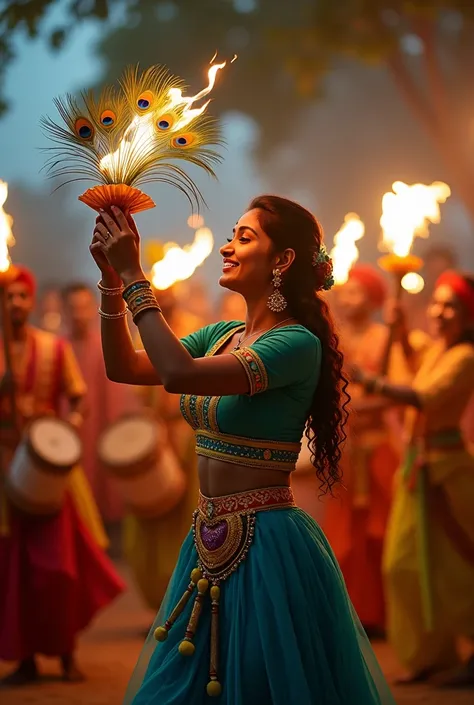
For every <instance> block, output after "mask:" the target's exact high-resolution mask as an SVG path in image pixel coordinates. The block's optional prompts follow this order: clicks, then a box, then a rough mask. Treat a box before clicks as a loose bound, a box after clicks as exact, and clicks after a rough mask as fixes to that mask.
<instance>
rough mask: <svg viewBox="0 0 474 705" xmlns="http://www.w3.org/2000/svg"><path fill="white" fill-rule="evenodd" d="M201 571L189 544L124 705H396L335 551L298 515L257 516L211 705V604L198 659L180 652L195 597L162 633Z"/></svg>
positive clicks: (226, 613) (224, 610) (234, 586)
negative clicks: (159, 634) (160, 637)
mask: <svg viewBox="0 0 474 705" xmlns="http://www.w3.org/2000/svg"><path fill="white" fill-rule="evenodd" d="M196 566H197V552H196V548H195V546H194V541H193V536H192V533H190V534H189V535H188V537H187V538H186V540H185V542H184V544H183V547H182V549H181V553H180V556H179V560H178V563H177V566H176V569H175V572H174V575H173V577H172V579H171V582H170V586H169V588H168V592H167V594H166V597H165V599H164V602H163V605H162V607H161V609H160V612H159V613H158V616H157V619H156V621H155V624H154V625H153V627H152V630H151V632H150V635H149V637H148V639H147V642H146V644H145V647H144V649H143V652H142V654H141V657H140V659H139V662H138V664H137V667H136V669H135V672H134V674H133V677H132V680H131V682H130V685H129V688H128V690H127V693H126V697H125V701H124V705H212V703H215V704H216V705H290V704H295V705H393V704H394V702H395V701H394V699H393V696H392V695H391V693H390V690H389V687H388V685H387V683H386V681H385V679H384V677H383V675H382V673H381V671H380V667H379V665H378V663H377V660H376V658H375V655H374V653H373V651H372V648H371V646H370V644H369V641H368V639H367V637H366V635H365V633H364V631H363V629H362V626H361V625H360V622H359V620H358V618H357V616H356V615H355V613H354V610H353V608H352V605H351V603H350V600H349V598H348V595H347V592H346V589H345V586H344V582H343V578H342V576H341V573H340V570H339V568H338V565H337V562H336V560H335V558H334V556H333V553H332V551H331V548H330V546H329V544H328V542H327V540H326V538H325V536H324V534H323V532H322V531H321V529H320V528H319V526H318V525H317V524H316V523H315V522H314V521H313V520H312V519H311V518H310V517H309V516H308V515H307V514H305V512H303V511H302V510H300V509H297V508H289V509H276V510H271V511H264V512H258V513H257V514H256V522H255V535H254V540H253V543H252V545H251V547H250V550H249V552H248V555H247V557H246V559H245V560H244V561H243V562H242V563H241V564H240V566H239V567H238V568H237V570H236V571H235V572H234V573H232V575H230V577H229V578H227V580H225V581H224V582H222V583H221V597H220V621H219V674H218V675H219V681H220V682H221V684H222V694H221V695H220V696H218V697H213V698H211V697H209V696H208V695H207V692H206V685H207V683H208V681H209V658H210V657H209V651H210V622H211V604H210V600H209V599H206V600H205V601H204V606H203V611H202V615H201V619H200V621H199V625H198V627H197V631H196V635H195V639H194V643H195V646H196V650H195V653H194V655H192V656H183V655H181V654H180V653H179V651H178V646H179V643H180V642H181V641H182V639H183V637H184V634H185V630H186V626H187V623H188V620H189V617H190V614H191V610H192V605H193V601H194V595H193V597H192V598H191V600H190V601H189V602H188V604H187V606H186V609H185V610H184V612H183V613H182V614H181V616H180V617H179V618H178V620H177V621H176V623H175V624H174V626H173V627H172V629H171V630H170V632H169V636H168V639H167V640H166V641H165V642H162V643H157V642H156V641H155V639H154V637H153V632H154V629H155V628H156V627H157V626H158V625H162V624H164V622H165V620H166V618H167V617H168V616H169V614H170V612H171V611H172V609H173V608H174V607H175V605H176V604H177V602H178V601H179V599H180V598H181V596H182V595H183V593H184V592H185V590H186V588H187V586H188V584H189V578H190V574H191V571H192V570H193V569H194V568H196Z"/></svg>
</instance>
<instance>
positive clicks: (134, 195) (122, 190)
mask: <svg viewBox="0 0 474 705" xmlns="http://www.w3.org/2000/svg"><path fill="white" fill-rule="evenodd" d="M79 200H80V201H82V202H83V203H85V204H86V205H87V206H90V208H93V209H94V210H95V211H99V210H100V209H102V210H105V211H107V210H109V209H110V206H117V208H120V209H121V210H123V211H128V212H129V213H138V212H139V211H146V210H148V209H149V208H154V207H155V205H156V204H155V202H154V201H153V200H152V199H151V198H150V196H147V195H146V193H143V191H140V190H139V189H137V188H133V187H132V186H127V184H105V185H103V186H94V188H89V189H87V191H85V192H84V193H83V194H82V196H79Z"/></svg>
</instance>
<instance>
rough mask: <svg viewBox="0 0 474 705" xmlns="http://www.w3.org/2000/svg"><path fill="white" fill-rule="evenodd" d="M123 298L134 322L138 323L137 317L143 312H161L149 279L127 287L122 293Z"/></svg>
mask: <svg viewBox="0 0 474 705" xmlns="http://www.w3.org/2000/svg"><path fill="white" fill-rule="evenodd" d="M122 297H123V299H124V301H125V303H126V304H127V306H128V309H129V311H130V313H131V314H132V318H133V322H134V323H136V322H137V317H138V316H139V314H141V313H143V311H151V310H154V311H158V312H161V308H160V307H159V305H158V302H157V300H156V298H155V295H154V293H153V291H152V288H151V284H150V282H149V281H148V280H147V279H140V280H139V281H136V282H133V284H129V286H127V287H125V289H124V290H123V292H122Z"/></svg>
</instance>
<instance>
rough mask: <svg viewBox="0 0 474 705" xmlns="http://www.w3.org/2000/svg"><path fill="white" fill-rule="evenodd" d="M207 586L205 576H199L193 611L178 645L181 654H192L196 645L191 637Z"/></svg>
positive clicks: (207, 582)
mask: <svg viewBox="0 0 474 705" xmlns="http://www.w3.org/2000/svg"><path fill="white" fill-rule="evenodd" d="M208 588H209V581H208V580H206V579H205V578H201V580H199V582H198V584H197V589H198V594H197V597H196V599H195V600H194V605H193V611H192V612H191V617H190V618H189V623H188V628H187V629H186V633H185V635H184V639H183V641H182V642H181V644H180V645H179V653H180V654H181V655H182V656H192V655H193V654H194V651H195V649H196V647H195V646H194V644H193V638H194V635H195V633H196V629H197V626H198V622H199V617H200V616H201V611H202V603H203V602H204V596H205V594H206V592H207V590H208Z"/></svg>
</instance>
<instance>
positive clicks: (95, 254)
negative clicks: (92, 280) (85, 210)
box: [89, 215, 122, 289]
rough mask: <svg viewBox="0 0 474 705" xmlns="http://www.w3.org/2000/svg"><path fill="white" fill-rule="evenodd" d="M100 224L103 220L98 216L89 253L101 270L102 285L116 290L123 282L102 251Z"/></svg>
mask: <svg viewBox="0 0 474 705" xmlns="http://www.w3.org/2000/svg"><path fill="white" fill-rule="evenodd" d="M99 223H102V218H101V216H100V215H98V216H97V218H96V219H95V226H94V233H93V235H92V242H91V244H90V247H89V251H90V253H91V255H92V258H93V260H94V262H95V263H96V265H97V266H98V268H99V269H100V273H101V280H102V284H103V285H104V286H107V287H109V288H111V289H114V288H117V287H119V286H121V285H122V280H121V279H120V277H119V276H118V274H117V272H116V271H115V269H114V268H113V267H112V266H111V264H110V263H109V261H108V259H107V257H106V256H105V253H104V251H103V250H102V241H101V240H99V238H98V237H97V233H96V228H97V226H98V224H99Z"/></svg>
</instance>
